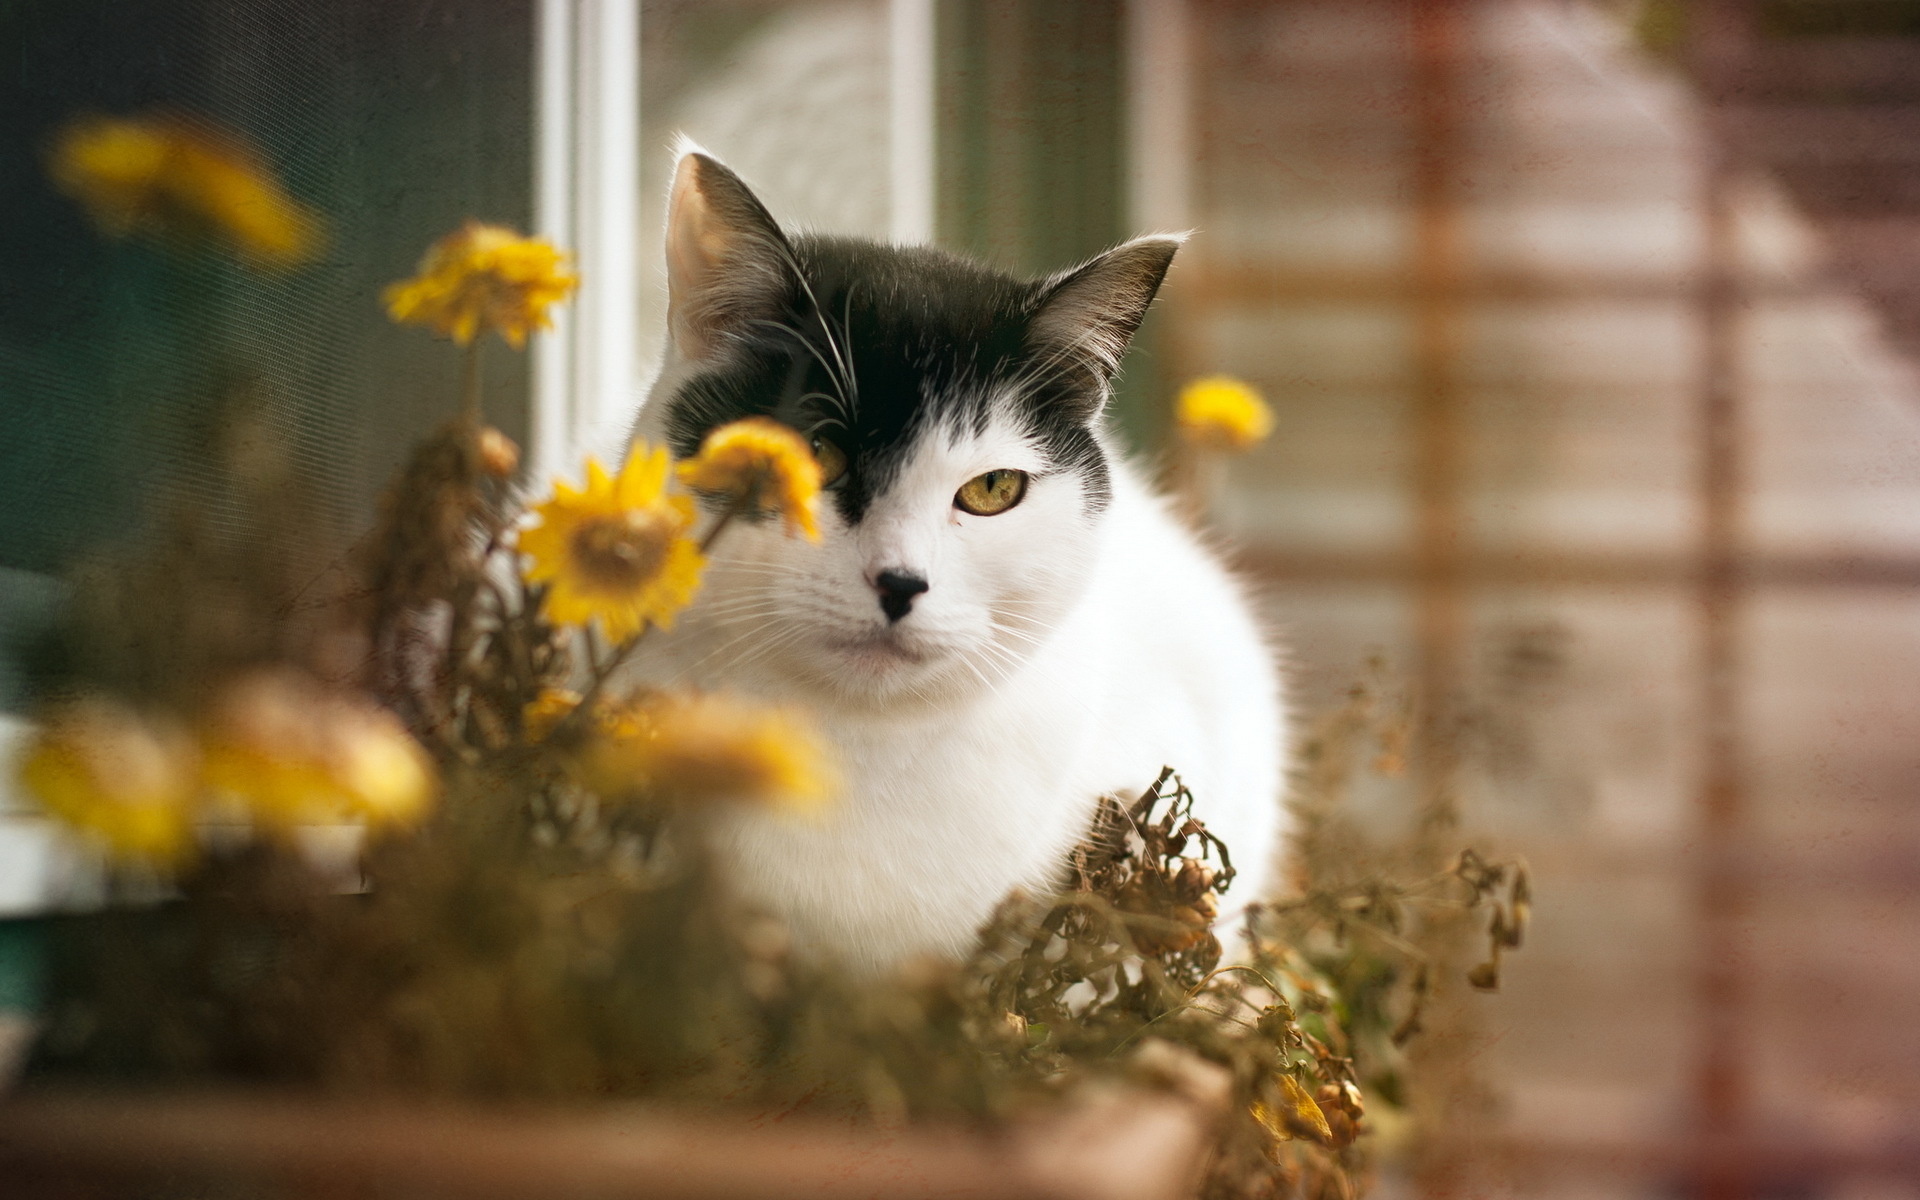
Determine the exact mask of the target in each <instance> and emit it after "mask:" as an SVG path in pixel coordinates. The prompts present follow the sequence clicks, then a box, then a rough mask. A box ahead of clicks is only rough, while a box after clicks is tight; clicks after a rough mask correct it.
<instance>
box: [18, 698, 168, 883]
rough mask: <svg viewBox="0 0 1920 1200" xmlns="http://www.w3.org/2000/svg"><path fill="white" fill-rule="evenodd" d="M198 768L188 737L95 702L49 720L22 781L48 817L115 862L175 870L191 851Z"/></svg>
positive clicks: (75, 706) (31, 752)
mask: <svg viewBox="0 0 1920 1200" xmlns="http://www.w3.org/2000/svg"><path fill="white" fill-rule="evenodd" d="M197 765H198V764H197V763H196V761H195V757H194V753H193V744H192V741H191V740H190V739H189V738H187V737H186V736H185V735H184V734H183V733H180V732H178V731H176V730H173V729H170V728H168V727H167V726H165V725H162V724H157V723H155V722H151V721H148V720H146V719H144V718H142V717H141V716H140V715H139V714H137V713H135V712H134V711H133V710H131V709H129V708H127V707H126V706H124V705H121V704H118V703H115V702H113V701H110V700H105V699H100V698H92V699H86V700H80V701H76V702H73V703H69V704H67V705H64V706H62V707H61V708H59V709H56V710H54V711H53V712H51V713H49V714H48V715H47V719H46V721H45V722H44V723H43V724H42V726H41V729H40V733H39V736H38V737H37V738H36V739H35V740H34V743H33V745H32V746H31V748H29V749H28V751H27V753H26V755H25V757H24V758H22V760H21V761H20V764H19V774H20V781H21V782H22V783H23V784H25V785H26V788H27V790H28V791H29V792H30V793H32V794H33V795H34V796H35V797H36V798H37V799H38V800H39V801H40V805H41V807H43V808H45V809H46V810H47V812H48V813H49V814H50V815H52V816H53V817H55V818H57V819H59V820H60V821H62V822H64V823H65V824H67V825H70V826H72V827H73V828H75V829H77V830H81V831H83V832H85V833H87V834H90V835H92V836H93V837H95V838H97V839H99V840H100V841H101V842H103V843H105V844H106V846H107V849H108V850H109V851H110V852H112V853H113V854H115V855H116V856H118V857H122V858H132V859H144V860H147V861H151V862H157V863H169V862H174V861H177V860H179V859H181V858H183V857H185V856H186V855H187V854H188V853H189V852H190V851H191V850H192V836H193V817H194V801H195V795H196V789H195V784H196V772H195V768H196V766H197Z"/></svg>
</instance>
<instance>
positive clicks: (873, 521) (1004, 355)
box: [640, 151, 1179, 703]
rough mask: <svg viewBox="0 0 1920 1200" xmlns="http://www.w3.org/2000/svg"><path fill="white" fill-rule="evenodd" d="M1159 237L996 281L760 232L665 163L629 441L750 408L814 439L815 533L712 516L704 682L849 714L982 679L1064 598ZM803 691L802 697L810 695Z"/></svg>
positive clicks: (751, 200)
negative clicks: (785, 691) (662, 293)
mask: <svg viewBox="0 0 1920 1200" xmlns="http://www.w3.org/2000/svg"><path fill="white" fill-rule="evenodd" d="M1178 245H1179V239H1178V238H1174V237H1148V238H1141V239H1138V240H1136V241H1132V242H1128V243H1126V244H1124V245H1121V246H1119V247H1117V248H1115V249H1113V250H1110V251H1108V252H1107V253H1105V254H1102V255H1100V256H1099V257H1097V258H1095V259H1093V260H1092V261H1090V262H1088V263H1085V264H1084V265H1082V266H1079V267H1076V268H1074V269H1072V270H1069V271H1065V272H1062V273H1061V274H1058V275H1054V276H1052V277H1049V278H1046V279H1041V280H1032V281H1028V280H1020V279H1015V278H1013V277H1011V276H1008V275H1005V274H1002V273H1000V272H997V271H993V270H990V269H988V268H986V267H984V266H981V265H978V264H976V263H972V262H969V261H966V260H964V259H961V258H957V257H954V256H952V255H949V254H945V253H941V252H939V251H935V250H929V249H921V248H902V247H891V246H883V245H877V244H873V243H869V242H863V241H854V240H846V239H839V238H827V237H811V236H792V235H789V234H787V233H785V232H784V231H782V230H781V228H780V227H779V225H778V224H777V223H776V222H775V221H774V219H773V217H772V216H771V215H770V214H769V213H768V212H767V210H766V208H765V207H764V206H763V205H762V204H761V203H760V202H759V200H758V199H756V198H755V197H754V195H753V193H752V192H751V191H749V190H748V188H747V186H746V185H745V184H744V183H742V182H741V180H740V179H739V177H738V176H736V175H734V174H733V172H731V171H729V170H728V169H727V168H726V167H724V166H722V165H721V164H720V163H719V162H717V161H715V160H714V159H712V158H710V157H708V156H706V155H705V154H702V153H699V152H697V151H694V152H688V153H686V154H683V155H682V156H681V158H680V162H679V166H678V169H677V171H676V174H675V178H674V184H673V193H672V197H671V200H670V205H669V217H668V230H667V276H668V284H669V301H668V325H669V338H670V341H669V346H668V352H667V360H666V365H665V368H664V370H663V371H662V374H661V377H660V379H659V380H658V382H656V383H655V385H654V387H653V391H652V393H651V395H650V397H649V400H648V403H647V407H646V409H645V411H644V412H643V414H642V418H641V422H640V432H641V434H642V435H643V436H646V437H648V438H650V439H653V440H664V441H665V442H666V443H667V445H668V446H670V447H671V449H672V451H673V454H674V456H675V457H676V458H684V457H686V456H689V455H691V454H693V453H694V452H695V450H696V449H697V448H698V446H699V444H700V441H701V439H702V437H704V435H705V434H706V433H707V431H708V430H710V429H712V428H714V427H715V426H717V425H721V424H724V423H726V422H728V421H733V420H737V419H739V418H742V417H747V416H770V417H773V418H774V419H776V420H778V421H781V422H784V423H785V424H787V425H789V426H791V427H792V428H794V429H796V430H798V431H799V432H800V433H801V434H803V435H805V436H806V437H807V438H808V439H810V441H811V442H812V444H813V446H814V448H815V453H816V455H817V456H818V457H819V459H820V461H821V466H822V472H823V477H824V478H825V479H826V481H827V484H826V489H825V492H824V494H823V495H822V497H821V501H822V502H821V506H820V508H821V511H820V525H821V533H822V538H821V541H820V542H819V543H818V544H810V543H807V542H804V541H800V540H797V539H790V538H787V537H784V536H783V535H782V533H781V531H780V528H779V526H778V525H777V524H776V523H773V522H762V523H756V524H741V523H736V527H735V528H733V529H730V530H728V532H727V534H726V536H725V537H723V538H722V539H721V540H720V542H719V543H718V544H717V545H716V546H715V554H714V558H713V562H712V565H711V567H710V570H709V574H708V576H707V584H706V588H705V591H706V593H707V594H706V595H705V596H704V597H703V598H702V599H701V601H700V603H699V604H698V605H697V606H696V609H695V611H693V612H691V613H689V614H688V619H689V621H690V622H693V623H695V624H696V626H697V627H699V628H701V629H702V630H704V632H705V635H706V637H705V640H706V641H707V642H708V643H710V649H709V651H708V653H710V654H711V659H710V660H709V661H708V662H707V663H706V664H705V667H706V669H708V670H710V671H712V672H713V673H716V674H719V675H723V676H724V675H726V674H728V673H731V672H735V671H747V670H752V671H755V672H759V673H763V674H764V675H767V676H770V677H773V678H777V679H780V680H782V681H785V682H786V683H788V684H790V685H793V686H796V687H799V688H802V689H806V690H812V691H816V692H825V693H827V694H828V695H830V696H834V697H838V698H840V699H843V700H847V701H854V702H859V701H876V700H877V701H883V702H887V703H899V702H903V701H905V700H907V699H908V698H910V697H921V698H925V699H929V700H932V699H942V698H951V697H952V696H953V695H954V694H955V693H956V692H965V691H967V690H970V689H975V688H980V687H984V686H987V685H990V684H992V683H993V682H995V681H997V680H999V679H1002V678H1004V677H1005V676H1006V675H1007V674H1008V673H1009V672H1010V670H1011V669H1012V668H1013V667H1014V666H1015V665H1016V664H1017V663H1019V662H1020V661H1021V660H1023V659H1026V658H1027V657H1029V656H1030V655H1031V654H1032V653H1034V652H1035V650H1036V648H1037V647H1038V646H1039V645H1040V644H1041V643H1042V642H1044V641H1045V640H1046V638H1047V637H1048V636H1050V634H1051V633H1052V632H1053V631H1054V629H1055V628H1056V627H1058V626H1059V625H1060V623H1061V622H1063V621H1064V620H1065V619H1066V618H1067V617H1068V615H1069V613H1070V612H1071V610H1072V609H1073V607H1074V605H1075V604H1076V603H1077V602H1078V601H1079V600H1080V598H1081V597H1082V596H1083V595H1084V593H1085V590H1086V586H1087V582H1088V577H1089V574H1090V572H1091V570H1092V565H1093V562H1094V558H1095V555H1096V551H1097V539H1098V538H1099V537H1100V536H1101V533H1102V530H1101V523H1102V517H1103V514H1104V513H1105V512H1106V510H1107V508H1108V505H1109V502H1110V500H1111V494H1112V464H1111V462H1110V458H1109V451H1108V448H1107V442H1106V438H1105V436H1104V434H1103V432H1102V411H1103V409H1104V408H1105V405H1106V402H1107V399H1108V393H1109V390H1110V387H1111V383H1112V380H1113V376H1114V374H1115V372H1116V371H1117V370H1118V368H1119V363H1120V358H1121V356H1122V354H1123V353H1124V352H1125V350H1126V347H1127V343H1128V341H1129V340H1130V339H1131V338H1132V336H1133V333H1134V331H1135V329H1136V328H1137V327H1138V326H1139V324H1140V320H1141V318H1142V317H1143V316H1144V315H1145V314H1146V310H1147V305H1148V304H1149V302H1151V300H1152V299H1153V295H1154V293H1155V291H1156V290H1157V289H1158V288H1159V286H1160V281H1161V278H1162V276H1163V275H1164V274H1165V273H1166V269H1167V265H1168V263H1169V262H1170V261H1171V260H1172V258H1173V253H1174V250H1175V249H1176V248H1177V247H1178ZM822 698H826V697H824V696H823V697H822Z"/></svg>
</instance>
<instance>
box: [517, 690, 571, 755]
mask: <svg viewBox="0 0 1920 1200" xmlns="http://www.w3.org/2000/svg"><path fill="white" fill-rule="evenodd" d="M579 707H580V693H579V692H573V691H568V690H567V689H566V688H547V689H546V690H545V691H543V692H541V693H540V694H539V695H538V696H536V697H534V699H533V702H532V703H531V704H529V705H527V707H526V708H525V709H523V710H522V711H521V713H520V727H521V728H522V729H524V730H526V734H527V740H528V741H531V742H538V741H541V740H543V739H545V737H546V736H547V735H548V734H550V733H552V732H553V729H554V726H556V725H558V724H560V722H562V721H564V720H566V719H567V715H568V714H569V713H571V712H572V711H573V710H574V709H576V708H579Z"/></svg>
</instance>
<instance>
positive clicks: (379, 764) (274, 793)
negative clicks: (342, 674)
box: [205, 670, 435, 829]
mask: <svg viewBox="0 0 1920 1200" xmlns="http://www.w3.org/2000/svg"><path fill="white" fill-rule="evenodd" d="M205 745H206V770H205V778H206V782H207V783H208V785H209V786H211V787H213V788H215V789H217V790H219V791H222V792H225V793H227V794H228V796H230V797H231V798H232V799H234V800H235V801H237V802H238V803H239V804H240V806H241V807H242V808H243V809H244V810H245V812H246V813H247V815H248V816H249V817H251V818H252V819H254V820H255V821H257V822H259V823H260V824H261V825H263V826H266V827H268V828H272V829H286V828H288V827H291V826H294V825H300V824H309V823H314V822H326V821H341V820H351V819H360V820H364V821H365V822H367V824H368V825H371V826H385V825H406V824H411V823H413V822H415V821H417V820H418V819H419V818H420V816H421V815H422V814H424V812H425V811H426V809H427V807H428V805H429V804H430V803H431V802H432V800H433V797H434V792H435V786H434V776H433V768H432V764H431V763H430V762H429V760H428V758H427V755H426V752H425V751H423V750H422V749H421V748H420V745H419V743H417V742H415V741H414V740H413V738H412V736H411V735H409V734H408V733H407V731H406V730H405V729H404V728H403V727H402V726H401V725H400V722H399V721H398V720H397V719H395V718H394V716H393V715H392V714H391V713H388V712H386V711H384V710H381V709H377V708H373V707H371V706H369V705H366V704H363V703H360V702H358V701H354V700H351V699H349V698H347V697H344V696H341V695H339V694H337V693H335V692H332V691H330V690H328V689H327V688H325V687H323V686H322V685H321V684H320V683H318V682H317V681H315V680H312V679H308V678H306V677H305V676H302V675H300V674H298V673H296V672H293V671H288V670H260V671H254V672H251V673H249V674H247V675H244V676H241V677H240V678H239V679H236V680H234V681H233V682H232V683H230V684H228V685H227V686H226V687H225V688H223V689H222V690H221V692H220V694H219V696H218V698H217V699H216V700H215V703H214V705H213V709H212V712H211V714H210V718H209V721H208V724H207V729H206V732H205Z"/></svg>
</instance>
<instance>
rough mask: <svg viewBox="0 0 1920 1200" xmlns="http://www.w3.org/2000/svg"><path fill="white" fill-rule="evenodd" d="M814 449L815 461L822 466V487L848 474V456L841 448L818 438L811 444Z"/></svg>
mask: <svg viewBox="0 0 1920 1200" xmlns="http://www.w3.org/2000/svg"><path fill="white" fill-rule="evenodd" d="M809 445H811V446H812V447H813V457H814V461H816V462H818V463H819V464H820V485H821V486H822V487H825V486H826V485H827V484H830V483H832V482H834V481H835V480H837V479H839V478H840V477H841V476H842V475H845V474H846V473H847V455H846V452H845V451H843V450H842V449H840V447H838V446H836V445H834V444H833V443H832V442H830V441H828V440H827V439H826V438H823V437H816V438H814V439H813V441H812V442H810V443H809Z"/></svg>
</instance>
